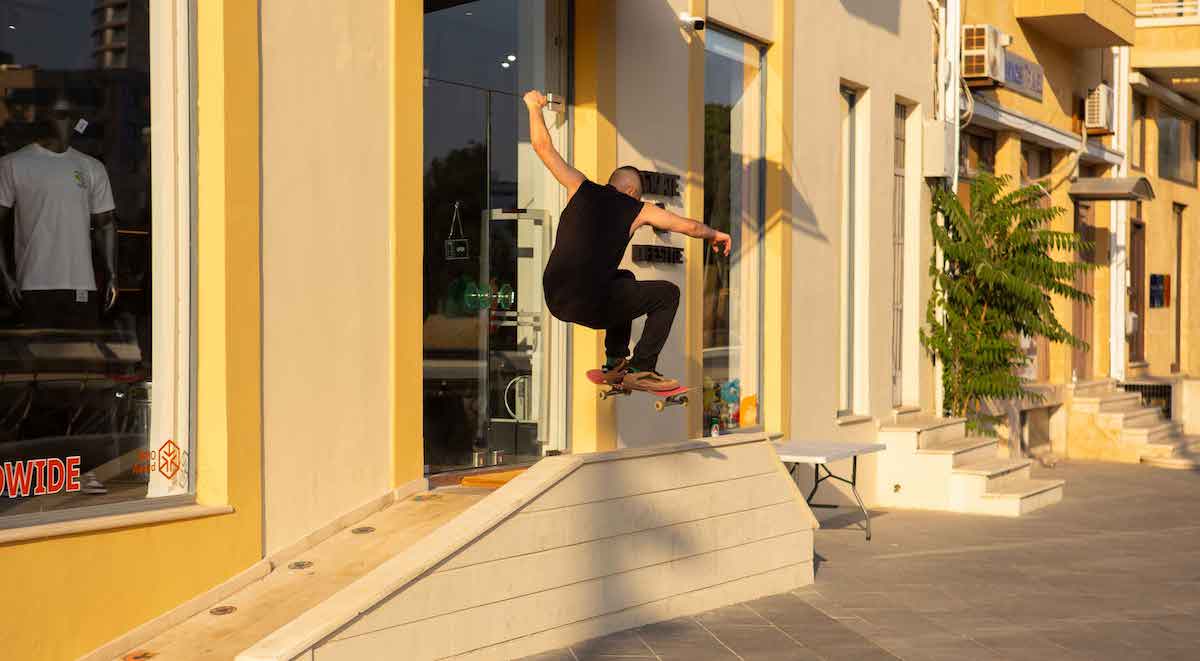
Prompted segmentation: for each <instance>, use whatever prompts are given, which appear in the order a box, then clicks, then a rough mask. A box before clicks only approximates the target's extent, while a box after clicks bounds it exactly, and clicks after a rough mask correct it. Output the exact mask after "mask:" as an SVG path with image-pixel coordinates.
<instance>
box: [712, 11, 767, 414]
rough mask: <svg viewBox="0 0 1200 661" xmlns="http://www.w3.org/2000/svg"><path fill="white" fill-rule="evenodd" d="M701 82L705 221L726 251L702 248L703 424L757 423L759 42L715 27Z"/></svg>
mask: <svg viewBox="0 0 1200 661" xmlns="http://www.w3.org/2000/svg"><path fill="white" fill-rule="evenodd" d="M706 48H707V53H706V56H705V82H704V95H705V105H704V222H705V223H707V224H708V225H710V226H712V227H714V228H716V229H719V230H721V231H723V232H727V233H729V235H730V236H732V237H733V245H734V246H735V247H736V252H735V253H734V254H733V255H731V256H730V257H729V258H723V257H720V256H716V255H714V254H713V253H712V252H711V251H705V252H704V338H703V342H704V419H705V429H711V428H712V427H713V426H714V425H715V426H717V427H719V428H720V429H722V430H726V429H736V428H739V427H749V426H753V425H757V424H759V419H760V412H759V398H758V394H759V384H760V371H759V368H760V359H761V348H760V347H761V345H760V341H761V333H760V320H761V312H760V300H761V294H760V291H761V277H762V274H761V268H762V267H761V264H762V262H761V256H760V243H759V239H760V236H761V230H762V167H763V163H762V154H763V125H762V115H763V88H762V80H761V78H762V76H761V74H762V71H761V68H762V49H761V47H760V46H758V45H757V44H754V43H751V42H748V41H746V40H743V39H740V38H738V37H734V36H732V35H729V34H726V33H723V32H720V31H717V30H710V31H709V32H708V37H707V42H706Z"/></svg>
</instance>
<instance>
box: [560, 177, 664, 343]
mask: <svg viewBox="0 0 1200 661" xmlns="http://www.w3.org/2000/svg"><path fill="white" fill-rule="evenodd" d="M643 204H644V203H642V202H639V201H638V200H635V199H634V198H632V197H630V196H628V195H626V194H624V193H622V192H621V191H619V190H617V189H615V188H613V187H612V186H607V185H606V186H601V185H599V184H596V183H594V182H592V181H589V180H587V179H585V180H584V181H583V183H582V184H580V186H579V190H577V191H575V194H574V195H573V196H571V201H570V202H568V203H567V208H565V209H563V213H562V218H561V219H560V220H559V222H558V235H557V236H556V237H555V239H554V250H552V251H551V252H550V258H549V259H548V260H547V261H546V271H545V272H544V273H543V274H542V288H543V289H544V290H545V292H546V306H547V307H549V308H550V312H551V314H553V315H554V316H555V317H557V318H559V319H562V320H564V321H588V320H589V319H590V318H592V317H593V316H594V314H595V313H596V311H597V310H599V309H600V308H601V306H602V305H603V303H604V302H605V301H606V299H607V296H608V283H609V281H610V280H612V279H613V278H614V277H616V274H617V267H618V266H620V264H621V258H622V257H623V256H624V255H625V248H626V247H627V246H628V245H629V238H630V237H629V230H630V228H631V227H633V221H634V220H635V219H637V217H638V214H640V213H641V212H642V206H643Z"/></svg>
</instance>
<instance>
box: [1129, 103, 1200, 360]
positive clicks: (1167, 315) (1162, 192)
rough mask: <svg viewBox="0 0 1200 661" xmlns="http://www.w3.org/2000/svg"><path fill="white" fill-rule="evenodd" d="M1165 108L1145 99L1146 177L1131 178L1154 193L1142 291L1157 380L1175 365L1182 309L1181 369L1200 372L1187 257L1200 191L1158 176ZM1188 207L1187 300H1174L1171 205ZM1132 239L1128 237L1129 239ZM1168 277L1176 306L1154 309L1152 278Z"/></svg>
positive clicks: (1193, 283) (1197, 280)
mask: <svg viewBox="0 0 1200 661" xmlns="http://www.w3.org/2000/svg"><path fill="white" fill-rule="evenodd" d="M1161 105H1162V103H1161V102H1160V101H1159V100H1158V99H1155V98H1147V99H1146V115H1147V121H1146V138H1145V140H1146V141H1145V146H1146V155H1145V164H1146V169H1145V171H1144V172H1138V171H1137V170H1134V169H1132V168H1131V169H1130V174H1134V175H1139V174H1140V175H1142V176H1146V177H1147V178H1149V179H1150V184H1151V186H1153V188H1154V199H1153V200H1151V201H1148V202H1143V203H1142V220H1143V221H1144V222H1145V223H1146V273H1145V282H1144V283H1143V290H1144V291H1145V292H1146V309H1145V310H1144V311H1142V313H1144V316H1143V321H1144V327H1145V348H1146V351H1145V357H1146V362H1147V363H1148V366H1147V372H1148V373H1149V374H1151V375H1154V376H1166V375H1168V374H1170V373H1171V364H1172V363H1173V362H1174V361H1175V310H1176V306H1177V305H1180V304H1182V305H1183V306H1184V307H1183V315H1184V317H1183V320H1182V326H1183V329H1184V341H1183V342H1182V343H1181V347H1180V348H1181V352H1182V360H1183V363H1182V366H1181V368H1182V369H1181V371H1183V372H1185V373H1188V372H1190V373H1192V374H1196V373H1200V352H1197V351H1196V350H1194V349H1193V345H1194V344H1195V342H1196V338H1200V332H1198V331H1200V328H1197V327H1196V324H1197V320H1196V315H1194V314H1189V313H1190V312H1191V307H1192V302H1193V301H1200V274H1198V273H1197V271H1198V269H1195V268H1192V266H1193V265H1194V264H1195V261H1196V254H1195V252H1192V253H1190V254H1189V253H1188V250H1189V248H1194V246H1195V245H1196V241H1197V234H1196V231H1195V226H1196V223H1197V219H1200V190H1198V189H1197V187H1196V186H1194V185H1189V184H1182V183H1178V182H1176V181H1172V180H1170V179H1163V178H1161V177H1159V176H1158V171H1159V170H1158V124H1157V121H1156V120H1155V116H1156V115H1157V113H1158V112H1159V108H1160V107H1161ZM1174 203H1179V204H1183V205H1186V206H1187V208H1186V209H1185V210H1184V216H1183V217H1184V237H1183V245H1184V251H1185V252H1184V260H1183V267H1184V274H1183V277H1184V282H1183V292H1182V293H1183V300H1182V301H1178V300H1176V297H1175V291H1174V290H1175V284H1176V282H1177V281H1178V278H1179V277H1180V275H1179V274H1178V273H1176V269H1175V266H1176V263H1175V253H1176V250H1175V241H1176V238H1175V231H1176V230H1175V217H1174V213H1173V210H1172V205H1173V204H1174ZM1126 238H1127V240H1128V236H1127V237H1126ZM1152 273H1154V274H1157V273H1165V274H1170V276H1171V288H1172V292H1171V303H1170V306H1168V307H1163V308H1153V309H1152V308H1150V307H1149V304H1150V303H1149V293H1150V274H1152Z"/></svg>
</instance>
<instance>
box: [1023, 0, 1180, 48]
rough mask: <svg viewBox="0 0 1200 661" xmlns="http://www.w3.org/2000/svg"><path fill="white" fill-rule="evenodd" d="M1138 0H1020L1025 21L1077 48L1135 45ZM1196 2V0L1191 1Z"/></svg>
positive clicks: (1030, 25) (1036, 28)
mask: <svg viewBox="0 0 1200 661" xmlns="http://www.w3.org/2000/svg"><path fill="white" fill-rule="evenodd" d="M1198 1H1200V0H1198ZM1135 2H1136V0H1016V1H1015V2H1014V9H1015V13H1016V17H1017V20H1019V21H1021V23H1022V24H1024V25H1028V26H1029V27H1031V28H1033V29H1034V30H1037V31H1038V32H1041V33H1043V34H1046V35H1048V36H1050V37H1052V38H1054V39H1055V40H1057V41H1059V42H1060V43H1063V44H1065V45H1067V46H1071V47H1073V48H1102V47H1107V46H1131V45H1133V42H1134V34H1135V33H1136V31H1137V27H1136V23H1135V16H1134V3H1135ZM1188 4H1195V2H1192V3H1188Z"/></svg>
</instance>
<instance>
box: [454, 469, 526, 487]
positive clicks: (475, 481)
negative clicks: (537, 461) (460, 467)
mask: <svg viewBox="0 0 1200 661" xmlns="http://www.w3.org/2000/svg"><path fill="white" fill-rule="evenodd" d="M527 470H529V469H528V468H516V469H513V470H509V471H493V472H491V473H480V474H479V475H468V476H466V477H464V478H463V479H462V480H460V481H459V484H460V485H461V486H464V487H475V488H479V489H499V488H500V487H502V486H504V485H506V484H508V483H509V482H512V481H513V480H514V479H516V477H517V476H518V475H520V474H521V473H524V472H525V471H527Z"/></svg>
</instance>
